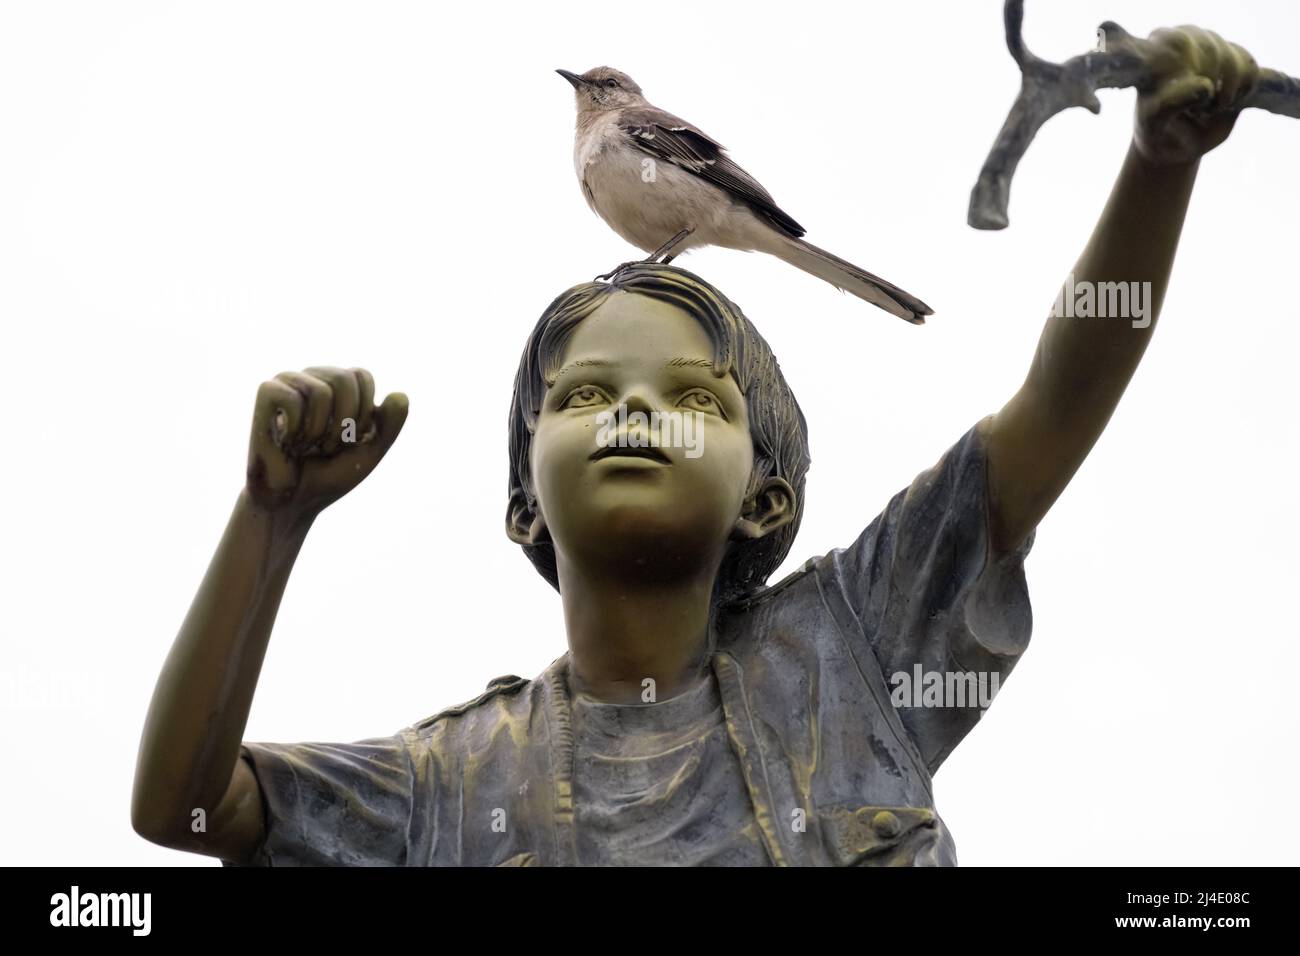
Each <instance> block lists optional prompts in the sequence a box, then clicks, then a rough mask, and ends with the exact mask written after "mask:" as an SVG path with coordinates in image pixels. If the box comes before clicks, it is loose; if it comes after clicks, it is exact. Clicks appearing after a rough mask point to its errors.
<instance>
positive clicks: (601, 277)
mask: <svg viewBox="0 0 1300 956" xmlns="http://www.w3.org/2000/svg"><path fill="white" fill-rule="evenodd" d="M648 261H649V260H648V259H633V260H632V261H631V262H624V263H622V264H620V265H619V266H618V267H617V268H614V269H611V270H610V271H609V272H603V273H601V274H600V275H598V276H596V278H597V279H598V280H600V281H605V280H607V279H612V278H614V276H616V275H618V274H619V273H620V272H622V271H623V270H624V269H630V268H631V267H632V266H639V265H640V264H641V263H643V262H648Z"/></svg>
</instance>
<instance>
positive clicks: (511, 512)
mask: <svg viewBox="0 0 1300 956" xmlns="http://www.w3.org/2000/svg"><path fill="white" fill-rule="evenodd" d="M506 536H507V537H508V538H510V540H511V541H513V542H514V543H515V544H530V545H531V544H541V543H542V542H543V541H549V540H550V539H551V537H550V534H549V533H548V532H547V530H546V522H545V521H544V520H543V519H542V515H541V512H536V513H534V511H533V509H532V507H531V506H530V505H529V504H528V496H527V495H526V494H524V490H523V489H522V488H515V489H512V490H511V492H510V504H509V505H508V506H507V507H506Z"/></svg>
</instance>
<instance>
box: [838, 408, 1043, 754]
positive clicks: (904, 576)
mask: <svg viewBox="0 0 1300 956" xmlns="http://www.w3.org/2000/svg"><path fill="white" fill-rule="evenodd" d="M987 421H988V419H985V420H984V421H983V422H980V423H979V424H976V425H975V426H973V427H972V428H971V429H970V430H969V431H968V432H967V433H966V434H965V435H964V436H963V437H962V438H961V439H960V440H959V441H958V442H957V443H956V444H955V445H953V447H952V448H950V449H949V450H948V451H947V452H946V453H945V454H944V456H943V457H942V458H941V459H940V460H939V461H938V463H937V464H935V465H934V466H933V467H932V468H929V469H927V470H926V471H923V472H922V473H921V474H920V475H918V476H917V477H916V479H915V480H914V481H913V482H912V483H911V485H910V486H908V487H907V488H906V489H904V490H903V491H901V492H899V493H898V494H897V495H895V496H894V497H893V499H892V500H891V501H890V502H889V504H888V506H887V507H886V508H885V510H884V511H883V512H881V514H880V515H879V516H877V517H876V519H875V520H874V521H872V522H871V524H870V525H869V526H868V527H867V528H866V530H865V531H863V532H862V534H861V535H859V537H858V539H857V540H856V541H854V542H853V544H852V545H850V546H849V547H847V548H842V549H837V550H835V551H833V552H831V554H829V555H828V556H827V557H826V558H825V559H824V560H823V561H822V562H821V565H820V573H821V580H822V586H823V587H828V588H831V589H834V590H835V591H837V592H838V593H839V596H840V597H841V599H842V601H843V603H844V604H845V605H846V606H847V607H848V608H850V616H851V617H852V618H853V619H854V620H852V621H851V622H850V623H851V625H852V626H851V627H850V629H849V630H850V632H851V639H855V640H856V639H859V638H860V639H861V640H862V641H863V642H864V643H865V644H866V646H867V647H869V648H870V651H871V653H872V654H873V655H874V657H875V660H876V662H877V663H878V665H879V666H880V669H881V672H882V673H883V675H884V678H885V683H886V685H887V687H888V688H889V690H890V692H891V700H892V702H893V704H894V707H895V708H896V710H897V711H898V714H899V717H900V718H901V720H902V723H903V726H904V727H905V728H906V729H907V731H908V733H909V735H910V736H911V737H912V740H913V742H914V743H915V744H916V746H917V748H918V750H919V751H920V754H921V756H922V758H923V760H924V761H925V763H926V766H927V768H928V769H929V771H930V772H931V773H934V771H935V770H937V769H938V767H939V765H940V764H941V763H943V761H944V759H946V758H947V756H948V754H949V753H951V752H952V750H953V748H954V747H956V746H957V744H958V743H959V742H960V741H961V740H962V738H964V737H965V736H966V734H967V733H969V732H970V730H971V728H972V727H974V725H975V724H976V723H977V722H978V720H979V718H980V716H981V715H982V713H983V711H984V709H985V708H986V707H987V705H988V703H989V702H990V701H991V700H992V697H993V695H994V694H996V693H997V690H998V688H999V687H1000V686H1001V683H1002V681H1004V680H1005V679H1006V677H1007V675H1008V674H1010V672H1011V669H1012V668H1013V667H1014V666H1015V663H1016V661H1017V660H1019V658H1020V655H1021V654H1022V653H1023V652H1024V650H1025V647H1026V646H1027V645H1028V643H1029V635H1030V631H1031V628H1032V615H1031V611H1030V604H1029V593H1028V588H1027V586H1026V583H1025V572H1024V560H1025V557H1026V555H1028V553H1029V550H1030V548H1031V547H1032V546H1033V541H1034V534H1033V533H1032V532H1031V533H1030V534H1029V535H1028V536H1027V538H1026V539H1025V541H1024V543H1023V544H1021V545H1020V547H1019V548H1018V549H1017V550H1016V551H1014V552H1011V553H1008V554H1004V555H1001V556H995V553H994V551H993V548H992V534H991V524H990V514H989V505H988V488H987V473H988V468H987V465H988V463H987V458H986V451H985V443H984V438H983V431H982V426H983V425H984V424H985V423H986V422H987Z"/></svg>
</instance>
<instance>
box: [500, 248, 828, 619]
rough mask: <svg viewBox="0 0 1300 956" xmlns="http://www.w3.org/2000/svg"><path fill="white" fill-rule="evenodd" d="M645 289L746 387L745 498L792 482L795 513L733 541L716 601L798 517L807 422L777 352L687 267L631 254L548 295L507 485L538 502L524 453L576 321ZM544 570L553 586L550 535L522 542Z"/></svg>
mask: <svg viewBox="0 0 1300 956" xmlns="http://www.w3.org/2000/svg"><path fill="white" fill-rule="evenodd" d="M620 291H621V292H630V293H634V294H636V295H644V296H648V297H650V298H653V299H658V300H660V301H662V302H668V303H671V304H672V305H675V306H677V307H678V308H680V309H681V310H683V311H684V312H686V313H687V314H688V315H690V316H692V317H693V318H694V319H695V320H696V321H697V322H699V324H700V326H701V327H702V328H703V329H704V331H705V333H706V334H707V335H708V337H709V340H710V342H712V344H713V374H714V375H716V376H718V377H719V378H721V377H722V376H724V375H728V374H730V375H731V376H732V378H733V379H734V380H735V382H736V384H737V385H738V386H739V388H740V392H741V394H742V395H744V396H745V407H746V409H747V410H748V413H749V432H750V436H751V438H752V440H753V443H754V468H753V473H752V477H751V478H750V483H749V488H748V489H747V490H746V492H745V497H746V498H748V497H750V496H751V495H753V494H755V493H756V492H757V491H758V489H759V488H760V487H762V485H763V482H765V481H766V480H767V479H768V478H771V477H773V476H775V477H779V478H783V479H785V481H787V482H788V483H789V484H790V487H791V488H793V489H794V502H793V506H794V518H793V520H791V521H790V522H789V523H788V524H786V525H785V526H783V527H781V528H778V529H777V530H776V531H773V532H772V533H770V534H768V535H765V536H763V537H761V538H758V539H756V540H745V541H736V542H733V543H732V544H731V546H730V547H729V548H728V550H727V554H726V556H725V557H724V559H723V562H722V566H721V568H720V569H719V572H718V580H717V584H716V586H715V588H714V602H715V604H720V603H725V602H726V601H729V600H732V599H733V598H736V597H739V596H741V595H743V594H745V593H747V592H749V591H752V590H754V589H756V588H758V587H760V586H761V585H762V584H763V583H764V582H765V581H766V580H767V578H768V576H769V575H771V573H772V572H773V571H775V570H776V569H777V568H778V567H779V566H780V564H781V562H782V561H783V560H785V556H786V555H787V554H788V553H789V551H790V546H791V545H792V544H793V543H794V538H795V535H796V534H797V533H798V531H799V522H800V520H801V519H802V517H803V497H804V494H803V493H804V478H805V476H806V474H807V472H808V465H809V456H808V426H807V423H806V422H805V421H804V416H803V412H802V411H801V410H800V408H799V403H798V402H796V401H795V398H794V394H793V393H792V392H791V391H790V387H789V385H787V384H786V381H785V378H784V376H782V374H781V368H780V366H778V365H777V362H776V356H774V355H773V354H772V350H771V348H769V347H768V344H767V342H765V341H764V340H763V337H762V336H761V335H759V334H758V330H757V329H755V328H754V326H753V324H751V323H750V321H749V319H747V318H745V315H744V313H742V312H741V311H740V309H739V308H737V307H736V305H734V304H733V303H732V302H731V301H730V300H729V299H727V297H726V296H724V295H723V294H722V293H721V292H719V291H718V290H717V289H715V288H714V287H713V286H711V285H709V283H707V282H705V281H704V280H703V279H701V278H700V277H699V276H696V275H694V274H692V273H690V272H687V271H686V270H685V269H679V268H676V267H673V266H666V265H658V264H652V263H636V264H633V265H631V266H628V267H626V268H624V269H622V270H620V271H619V272H618V273H616V274H615V275H614V276H613V278H611V279H610V281H609V282H587V283H583V284H582V285H577V286H574V287H573V288H572V289H569V290H568V291H567V292H564V293H562V294H561V295H560V296H559V297H558V298H556V299H555V301H554V302H552V303H551V304H550V305H549V306H547V308H546V311H545V312H543V313H542V315H541V318H539V319H538V320H537V325H536V326H535V327H534V328H533V332H532V334H531V335H530V336H529V338H528V344H527V345H526V346H525V347H524V353H523V356H522V357H521V358H520V361H519V371H518V373H517V374H516V376H515V390H514V397H513V399H512V401H511V403H510V489H509V490H510V495H511V497H512V498H514V496H515V495H517V494H520V493H522V495H523V497H524V498H525V499H526V500H527V502H528V507H529V509H530V510H531V511H532V512H533V513H534V514H535V513H536V512H537V496H536V492H535V488H534V485H533V480H532V468H531V457H530V453H531V450H532V439H533V433H534V432H535V431H536V428H537V419H538V416H539V415H540V414H541V407H542V402H543V400H544V398H545V395H546V391H547V389H549V388H550V386H551V385H552V384H553V383H554V381H555V376H556V373H557V372H558V371H559V368H560V362H561V361H562V359H563V355H564V348H565V345H566V344H567V343H568V341H569V338H570V337H571V336H572V335H573V332H574V330H575V329H576V328H577V326H578V324H579V323H580V322H582V321H583V320H584V319H586V318H587V317H588V316H590V315H591V314H592V313H593V312H595V311H596V309H597V308H599V307H600V306H601V304H603V303H604V302H605V300H606V299H608V298H609V297H610V296H611V295H612V294H614V293H615V292H620ZM524 553H525V554H527V555H528V558H529V560H531V561H532V562H533V565H534V566H535V567H536V568H537V570H538V572H539V573H540V574H541V575H542V577H544V578H546V580H548V581H550V582H551V585H552V586H553V587H555V588H556V590H559V578H558V575H557V573H556V568H555V550H554V548H553V546H552V545H551V542H550V541H543V542H540V543H538V544H534V545H524Z"/></svg>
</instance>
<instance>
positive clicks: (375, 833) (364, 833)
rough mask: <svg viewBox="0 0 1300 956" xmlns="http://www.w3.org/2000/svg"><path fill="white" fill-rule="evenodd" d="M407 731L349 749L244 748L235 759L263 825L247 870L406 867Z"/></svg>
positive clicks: (409, 782) (245, 745)
mask: <svg viewBox="0 0 1300 956" xmlns="http://www.w3.org/2000/svg"><path fill="white" fill-rule="evenodd" d="M408 732H409V731H408V730H402V731H400V732H399V733H397V734H394V735H392V736H391V737H373V738H370V739H367V740H359V741H357V742H355V743H296V744H272V743H249V742H247V741H246V742H244V743H243V744H242V745H241V747H240V757H241V758H242V759H244V760H246V761H247V762H248V764H249V766H250V767H251V768H252V770H253V775H254V776H255V777H256V778H257V783H258V789H259V790H260V791H261V794H262V801H263V810H264V813H265V821H266V832H265V836H264V839H263V841H262V845H261V846H260V847H258V849H257V852H256V853H255V854H254V857H253V859H252V861H251V862H250V863H249V864H248V865H250V866H400V865H403V864H405V862H406V855H407V833H408V829H409V825H410V819H411V807H412V805H413V787H414V779H415V775H414V772H413V767H412V761H411V757H410V750H409V746H410V741H409V740H408ZM223 864H224V865H226V866H236V865H237V864H235V863H233V862H231V861H223Z"/></svg>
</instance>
